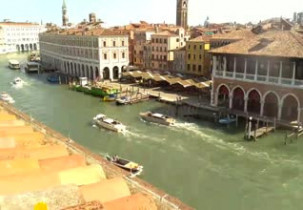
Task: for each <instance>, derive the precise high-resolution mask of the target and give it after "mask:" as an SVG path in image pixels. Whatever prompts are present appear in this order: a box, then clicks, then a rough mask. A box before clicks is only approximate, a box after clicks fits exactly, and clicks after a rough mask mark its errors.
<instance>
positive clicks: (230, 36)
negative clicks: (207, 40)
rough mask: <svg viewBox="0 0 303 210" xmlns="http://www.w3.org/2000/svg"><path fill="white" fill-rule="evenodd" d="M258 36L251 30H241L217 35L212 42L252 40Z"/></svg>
mask: <svg viewBox="0 0 303 210" xmlns="http://www.w3.org/2000/svg"><path fill="white" fill-rule="evenodd" d="M254 36H256V35H255V34H254V33H253V32H252V31H251V30H248V29H240V30H233V31H231V32H229V33H223V34H222V33H221V34H215V35H213V36H212V37H211V40H218V39H223V40H242V39H247V38H252V37H254Z"/></svg>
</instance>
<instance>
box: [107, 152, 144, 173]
mask: <svg viewBox="0 0 303 210" xmlns="http://www.w3.org/2000/svg"><path fill="white" fill-rule="evenodd" d="M106 159H107V160H108V161H110V162H112V163H113V164H114V165H116V166H118V167H120V168H122V169H124V170H126V171H129V172H131V173H134V174H136V175H139V174H141V173H142V171H143V166H142V165H139V164H138V163H135V162H133V161H130V160H127V159H124V158H121V157H118V156H117V155H115V156H113V157H111V156H109V155H107V156H106Z"/></svg>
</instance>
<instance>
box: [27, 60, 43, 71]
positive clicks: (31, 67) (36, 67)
mask: <svg viewBox="0 0 303 210" xmlns="http://www.w3.org/2000/svg"><path fill="white" fill-rule="evenodd" d="M25 71H26V72H27V73H37V72H39V71H40V64H39V63H37V62H27V63H26V66H25Z"/></svg>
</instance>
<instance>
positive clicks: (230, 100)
mask: <svg viewBox="0 0 303 210" xmlns="http://www.w3.org/2000/svg"><path fill="white" fill-rule="evenodd" d="M232 108H233V95H232V94H231V93H230V94H229V109H232Z"/></svg>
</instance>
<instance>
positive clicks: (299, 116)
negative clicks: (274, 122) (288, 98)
mask: <svg viewBox="0 0 303 210" xmlns="http://www.w3.org/2000/svg"><path fill="white" fill-rule="evenodd" d="M297 121H298V123H300V122H301V108H300V107H299V108H298V119H297Z"/></svg>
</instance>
